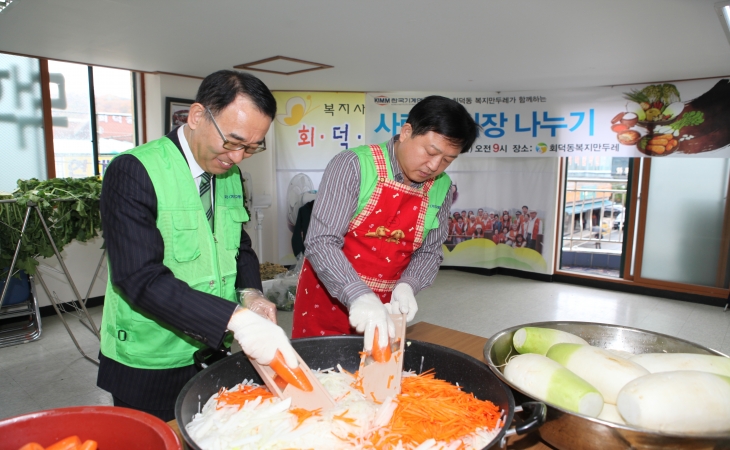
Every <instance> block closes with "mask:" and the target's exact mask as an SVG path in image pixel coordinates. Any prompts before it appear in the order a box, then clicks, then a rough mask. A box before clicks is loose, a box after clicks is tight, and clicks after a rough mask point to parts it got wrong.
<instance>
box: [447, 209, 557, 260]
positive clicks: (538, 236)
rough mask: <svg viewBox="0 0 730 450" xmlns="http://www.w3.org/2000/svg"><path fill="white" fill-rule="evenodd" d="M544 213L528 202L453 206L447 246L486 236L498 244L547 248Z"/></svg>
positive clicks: (448, 247)
mask: <svg viewBox="0 0 730 450" xmlns="http://www.w3.org/2000/svg"><path fill="white" fill-rule="evenodd" d="M543 222H544V214H539V212H538V211H536V210H535V209H530V207H529V206H528V205H522V206H521V207H507V208H493V207H488V206H484V207H475V208H452V209H451V213H450V214H449V234H448V237H447V238H446V242H445V244H444V245H445V246H446V248H447V249H449V251H451V250H454V248H455V247H456V246H457V245H459V244H461V243H462V242H466V241H470V240H472V239H486V240H488V241H492V242H493V243H494V245H500V244H503V245H506V246H508V247H512V248H529V249H532V250H535V251H536V252H537V253H540V254H542V252H543V236H544V226H543Z"/></svg>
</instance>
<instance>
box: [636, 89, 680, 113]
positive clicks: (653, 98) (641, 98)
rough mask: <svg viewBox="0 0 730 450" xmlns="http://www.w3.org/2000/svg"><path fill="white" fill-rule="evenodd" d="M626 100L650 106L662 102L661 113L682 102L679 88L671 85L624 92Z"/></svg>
mask: <svg viewBox="0 0 730 450" xmlns="http://www.w3.org/2000/svg"><path fill="white" fill-rule="evenodd" d="M624 98H625V99H627V100H631V101H632V102H636V103H648V104H650V105H651V104H653V103H654V102H662V107H661V108H659V107H657V108H659V109H660V110H661V111H664V108H666V107H667V106H669V105H670V104H672V103H675V102H678V101H680V97H679V91H678V90H677V87H676V86H675V85H673V84H669V83H665V84H651V85H649V86H646V87H645V88H644V89H641V90H639V89H632V90H631V92H624Z"/></svg>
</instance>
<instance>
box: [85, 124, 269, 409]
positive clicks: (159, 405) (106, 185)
mask: <svg viewBox="0 0 730 450" xmlns="http://www.w3.org/2000/svg"><path fill="white" fill-rule="evenodd" d="M167 137H168V138H169V139H170V140H172V142H173V143H175V145H176V146H177V147H178V149H179V150H180V152H181V153H182V147H181V146H180V142H179V140H178V137H177V128H176V129H174V130H172V131H171V132H170V133H169V134H168V135H167ZM183 156H184V154H183ZM187 175H188V176H192V175H191V174H189V173H188V174H187ZM156 218H157V196H156V195H155V190H154V187H153V185H152V180H151V179H150V177H149V175H148V174H147V171H146V170H145V168H144V166H143V165H142V163H141V162H140V161H139V160H138V159H137V158H136V157H134V156H132V155H120V156H118V157H117V158H115V159H114V161H113V163H112V164H110V165H109V167H108V169H107V170H106V173H105V174H104V182H103V184H102V191H101V220H102V227H103V230H104V240H105V243H106V248H107V252H108V262H109V268H110V273H111V279H112V282H113V283H114V285H115V286H117V287H118V288H119V289H120V290H121V291H122V292H123V293H124V295H125V296H126V298H127V299H128V300H129V302H130V303H131V304H132V305H133V306H135V307H137V308H139V309H141V310H143V311H145V312H147V313H149V314H151V315H152V316H154V317H155V318H157V319H158V320H159V321H160V322H163V323H165V324H167V325H169V326H171V327H173V328H176V329H178V330H181V331H182V332H183V333H185V334H186V335H188V336H191V337H192V338H194V339H197V340H199V341H201V342H203V343H205V344H207V345H208V346H210V347H213V348H218V347H219V346H220V345H221V344H222V342H223V338H224V337H225V335H226V328H227V325H228V321H229V319H230V317H231V314H233V311H234V309H235V308H236V304H235V303H232V302H229V301H227V300H224V299H222V298H220V297H216V296H214V295H210V294H206V293H203V292H200V291H196V290H194V289H191V288H190V287H189V286H188V284H187V283H185V282H184V281H182V280H179V279H177V278H175V276H174V275H173V273H172V272H171V271H170V269H169V268H167V267H166V266H165V265H163V264H162V261H163V257H164V243H163V240H162V235H161V234H160V232H159V230H158V229H157V226H156V224H155V221H156ZM236 287H237V288H244V287H253V288H257V289H262V287H261V276H260V272H259V262H258V257H257V256H256V253H255V252H254V250H253V249H252V248H251V239H250V237H249V236H248V234H247V233H246V231H245V230H241V244H240V250H239V256H238V259H237V276H236ZM194 374H195V368H194V366H188V367H183V368H175V369H164V370H143V369H135V368H132V367H128V366H125V365H123V364H120V363H118V362H116V361H114V360H112V359H109V358H106V357H104V355H103V354H102V355H100V365H99V377H98V379H97V385H98V386H99V387H101V388H102V389H105V390H107V391H109V392H111V393H112V394H113V395H114V396H116V397H118V398H120V399H121V400H123V401H124V402H126V403H129V404H131V405H134V406H138V407H144V408H147V409H169V408H172V407H173V406H174V402H175V399H176V398H177V394H178V393H179V392H180V390H181V389H182V387H183V386H184V384H185V383H186V382H187V381H188V380H189V379H190V378H191V377H192V376H193V375H194Z"/></svg>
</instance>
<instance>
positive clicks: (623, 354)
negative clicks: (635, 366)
mask: <svg viewBox="0 0 730 450" xmlns="http://www.w3.org/2000/svg"><path fill="white" fill-rule="evenodd" d="M606 351H609V352H611V353H613V354H614V355H616V356H620V357H622V358H626V359H631V358H633V357H634V356H636V354H635V353H631V352H627V351H625V350H616V349H613V348H607V349H606Z"/></svg>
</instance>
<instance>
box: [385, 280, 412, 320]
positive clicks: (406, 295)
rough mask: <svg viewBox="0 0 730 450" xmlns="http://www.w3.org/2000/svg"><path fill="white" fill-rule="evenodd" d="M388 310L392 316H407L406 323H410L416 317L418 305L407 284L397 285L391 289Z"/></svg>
mask: <svg viewBox="0 0 730 450" xmlns="http://www.w3.org/2000/svg"><path fill="white" fill-rule="evenodd" d="M390 308H391V311H393V314H398V313H399V312H400V313H401V314H407V316H406V322H410V321H411V320H413V318H414V317H416V312H418V303H416V296H415V295H413V288H411V286H410V285H409V284H406V283H399V284H398V285H396V287H395V289H393V295H392V296H391V298H390Z"/></svg>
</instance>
